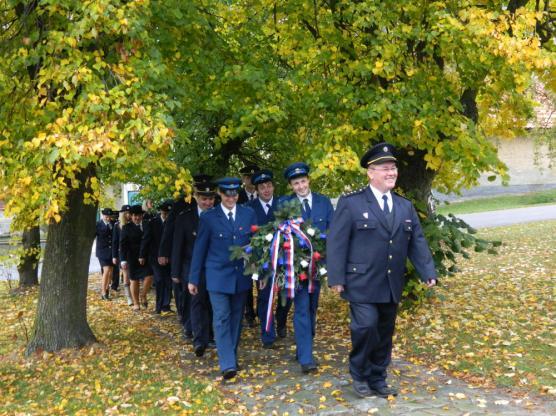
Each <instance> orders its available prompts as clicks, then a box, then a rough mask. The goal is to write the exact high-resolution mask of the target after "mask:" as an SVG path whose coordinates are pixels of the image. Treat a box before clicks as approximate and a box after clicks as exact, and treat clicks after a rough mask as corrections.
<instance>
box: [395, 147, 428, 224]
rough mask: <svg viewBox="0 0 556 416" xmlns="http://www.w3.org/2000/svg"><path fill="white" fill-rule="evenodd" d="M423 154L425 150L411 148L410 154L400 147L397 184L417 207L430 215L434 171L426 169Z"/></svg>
mask: <svg viewBox="0 0 556 416" xmlns="http://www.w3.org/2000/svg"><path fill="white" fill-rule="evenodd" d="M424 156H425V152H424V151H422V150H412V151H411V154H410V152H408V151H406V150H404V149H400V152H399V163H398V173H399V174H398V180H397V185H398V186H399V187H400V188H401V189H402V190H403V191H404V193H405V195H406V196H407V197H410V198H412V199H413V200H414V201H415V203H416V207H417V208H418V209H420V210H425V211H426V212H427V213H428V214H429V215H430V214H431V213H432V206H431V201H430V197H431V190H432V181H433V179H434V176H435V171H433V170H431V169H427V162H426V161H425V159H424Z"/></svg>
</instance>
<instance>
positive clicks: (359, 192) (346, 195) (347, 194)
mask: <svg viewBox="0 0 556 416" xmlns="http://www.w3.org/2000/svg"><path fill="white" fill-rule="evenodd" d="M366 188H367V187H366V186H364V187H363V188H359V189H356V190H355V191H351V192H347V193H345V194H342V196H343V197H346V198H347V197H349V196H353V195H359V194H361V193H363V192H364V191H365V189H366Z"/></svg>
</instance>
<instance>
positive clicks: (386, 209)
mask: <svg viewBox="0 0 556 416" xmlns="http://www.w3.org/2000/svg"><path fill="white" fill-rule="evenodd" d="M382 200H383V201H384V207H383V208H382V210H383V211H384V213H385V214H390V208H389V207H388V197H387V196H386V195H382Z"/></svg>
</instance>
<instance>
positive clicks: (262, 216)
mask: <svg viewBox="0 0 556 416" xmlns="http://www.w3.org/2000/svg"><path fill="white" fill-rule="evenodd" d="M278 200H279V198H277V197H273V198H272V205H271V206H270V209H269V210H268V215H267V214H266V213H265V212H264V209H263V207H262V205H261V201H260V200H259V198H255V199H254V200H253V201H251V202H249V203H248V204H247V206H249V207H251V208H252V209H253V211H255V215H256V216H257V225H265V224H266V223H268V222H270V221H274V219H275V218H274V211H275V210H276V208H277V207H278Z"/></svg>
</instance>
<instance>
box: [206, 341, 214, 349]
mask: <svg viewBox="0 0 556 416" xmlns="http://www.w3.org/2000/svg"><path fill="white" fill-rule="evenodd" d="M215 348H216V342H214V341H209V342H208V343H207V349H209V350H213V349H215Z"/></svg>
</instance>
